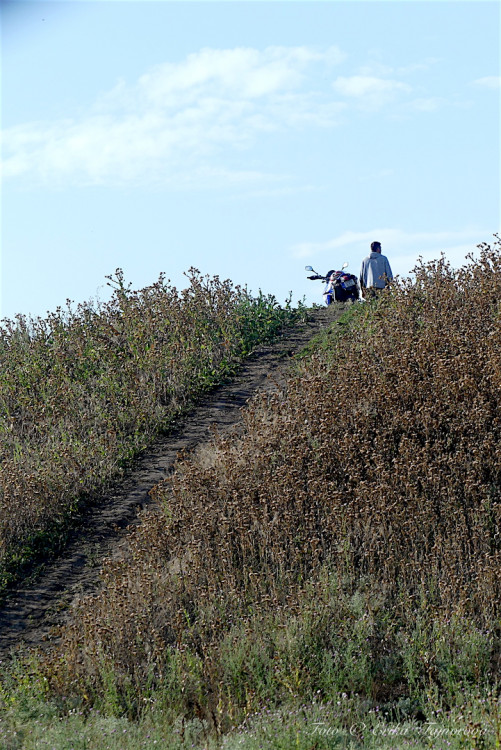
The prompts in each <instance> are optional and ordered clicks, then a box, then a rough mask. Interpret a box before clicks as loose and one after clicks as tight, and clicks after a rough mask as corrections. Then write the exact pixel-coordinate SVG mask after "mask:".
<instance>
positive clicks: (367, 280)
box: [360, 253, 393, 289]
mask: <svg viewBox="0 0 501 750" xmlns="http://www.w3.org/2000/svg"><path fill="white" fill-rule="evenodd" d="M385 276H386V277H387V278H388V281H391V279H392V278H393V274H392V272H391V268H390V264H389V261H388V258H387V257H386V255H381V253H371V254H370V255H368V256H367V258H364V259H363V261H362V265H361V267H360V286H361V287H362V289H370V288H371V287H372V288H376V289H384V287H385V286H386V279H385V278H384V277H385Z"/></svg>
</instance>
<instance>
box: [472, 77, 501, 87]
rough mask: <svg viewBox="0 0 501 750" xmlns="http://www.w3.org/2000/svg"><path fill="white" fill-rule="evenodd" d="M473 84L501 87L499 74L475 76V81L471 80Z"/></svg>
mask: <svg viewBox="0 0 501 750" xmlns="http://www.w3.org/2000/svg"><path fill="white" fill-rule="evenodd" d="M473 85H474V86H479V87H480V88H484V89H499V88H501V76H485V77H484V78H477V80H476V81H473Z"/></svg>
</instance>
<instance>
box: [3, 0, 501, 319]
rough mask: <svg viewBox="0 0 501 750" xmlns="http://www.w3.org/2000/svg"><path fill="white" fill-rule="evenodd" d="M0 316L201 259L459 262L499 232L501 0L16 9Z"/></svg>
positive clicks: (298, 287) (259, 274)
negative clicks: (378, 249)
mask: <svg viewBox="0 0 501 750" xmlns="http://www.w3.org/2000/svg"><path fill="white" fill-rule="evenodd" d="M1 14H2V15H1V21H2V81H1V83H2V162H3V164H2V256H1V271H2V287H1V308H0V316H1V317H8V318H13V317H14V316H15V315H16V314H18V313H21V314H26V315H33V316H37V315H41V316H42V317H45V315H46V313H47V312H48V311H54V310H55V309H56V307H57V306H59V305H62V306H64V305H65V302H66V300H67V299H70V300H73V301H74V302H75V303H78V302H83V301H86V300H89V299H91V298H92V299H96V298H98V299H102V300H105V299H106V298H107V297H108V296H109V293H110V290H109V288H108V287H107V286H106V278H105V277H106V275H108V274H112V273H113V272H114V270H115V269H116V268H122V269H123V270H124V273H125V277H126V279H127V280H128V281H130V282H131V283H132V286H133V287H134V288H141V287H143V286H146V285H148V284H150V283H153V282H154V281H156V279H157V278H158V275H159V273H160V272H165V273H166V275H167V278H169V279H170V280H171V281H172V283H173V284H175V285H176V286H178V287H184V286H185V285H186V278H185V276H184V275H183V272H185V271H187V270H188V269H189V268H190V266H194V267H196V268H198V269H199V270H200V271H202V272H203V273H207V274H210V275H213V274H218V275H219V276H221V277H222V278H230V279H232V281H233V282H234V283H235V284H240V285H247V286H248V287H249V288H250V289H251V290H252V291H253V292H257V291H258V289H261V290H262V291H263V292H265V293H271V294H274V295H275V296H276V297H277V299H278V300H279V302H283V301H284V300H285V298H286V297H287V295H288V293H289V292H292V295H293V301H294V302H295V301H297V300H298V299H301V298H302V297H303V296H306V301H307V302H313V301H320V292H321V289H320V287H319V286H317V285H316V284H314V283H312V282H310V281H307V280H306V274H305V271H304V266H305V265H306V264H311V265H312V266H314V268H315V269H317V270H318V271H321V272H326V271H327V270H328V269H330V268H334V267H340V266H341V264H342V263H343V262H344V261H347V262H348V263H349V270H351V271H352V272H354V273H358V270H359V268H360V262H361V260H362V258H363V257H364V256H365V255H366V254H367V251H368V249H369V245H370V242H371V241H372V240H374V239H376V240H380V241H381V242H382V243H383V252H384V253H385V254H386V255H387V256H388V258H389V260H390V262H391V264H392V268H393V271H394V272H395V273H398V274H401V275H407V274H408V273H409V272H410V270H411V269H412V268H413V266H414V265H415V263H416V260H417V258H418V256H422V257H424V258H425V259H430V258H433V257H438V256H439V255H440V253H441V252H442V251H443V252H445V254H446V256H447V257H448V258H449V260H450V261H451V262H452V263H453V265H456V266H458V265H462V263H463V262H464V257H465V255H466V254H467V253H469V252H472V251H475V248H476V246H477V244H479V243H481V242H490V241H492V238H493V237H492V235H493V234H494V232H498V231H499V229H500V152H499V127H500V44H499V37H500V4H499V3H498V2H491V1H488V2H482V1H478V0H475V1H474V2H461V1H457V2H454V1H447V0H442V1H438V2H427V1H426V0H416V1H414V2H413V1H409V2H407V1H406V0H396V1H391V0H386V1H385V2H377V1H374V2H372V1H369V0H365V1H364V0H360V1H356V0H350V1H349V2H338V1H337V0H325V1H324V2H321V1H320V0H318V1H313V2H294V1H292V0H283V1H280V0H276V1H275V2H267V1H266V0H263V1H259V0H254V1H252V2H236V1H234V0H227V1H226V2H212V1H211V0H206V1H205V2H189V1H186V2H182V1H181V0H179V1H178V2H169V1H166V2H164V1H163V0H157V1H156V2H155V1H154V0H152V1H142V2H134V1H132V2H127V1H126V0H119V1H116V2H114V1H113V0H109V1H108V2H105V1H100V0H94V1H92V0H91V1H89V2H86V1H85V0H81V1H80V2H78V1H76V2H75V1H72V0H68V1H67V2H63V0H60V1H59V2H43V1H40V2H25V1H23V0H14V2H9V1H8V0H7V2H5V0H4V2H2V4H1Z"/></svg>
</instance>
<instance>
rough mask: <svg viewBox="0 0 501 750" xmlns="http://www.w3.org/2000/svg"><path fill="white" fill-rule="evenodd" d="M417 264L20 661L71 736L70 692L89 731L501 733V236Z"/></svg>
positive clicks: (385, 741)
mask: <svg viewBox="0 0 501 750" xmlns="http://www.w3.org/2000/svg"><path fill="white" fill-rule="evenodd" d="M415 271H416V275H415V280H414V281H413V282H412V283H411V282H409V281H398V280H397V281H396V282H395V283H394V285H393V286H392V288H391V289H389V290H387V292H386V293H385V294H383V295H382V296H381V297H380V298H379V299H378V300H377V301H376V302H374V303H370V304H366V305H356V306H353V307H352V308H351V310H350V313H349V314H348V315H347V316H345V317H344V319H342V320H341V323H338V324H336V325H335V326H333V327H332V328H331V329H330V330H329V331H328V332H327V334H326V335H325V336H324V337H322V338H318V339H317V340H316V341H314V342H312V343H311V345H310V346H309V347H308V349H307V350H306V351H305V352H304V353H303V356H302V357H301V358H299V359H298V360H297V364H296V367H295V370H294V372H293V373H292V374H291V378H290V379H289V382H288V384H287V386H286V387H285V388H283V389H281V390H277V391H276V392H274V393H272V394H269V395H263V396H260V397H258V398H256V399H254V400H253V401H252V402H251V404H250V406H249V408H248V409H247V410H246V411H245V413H244V430H243V433H242V434H240V435H239V436H233V437H226V438H215V439H214V441H213V443H212V444H211V445H210V446H209V447H206V448H205V449H203V450H199V451H198V452H197V453H195V454H194V455H189V456H186V457H185V458H184V459H183V460H181V461H180V462H179V465H178V467H177V471H176V473H175V474H174V475H173V476H172V477H171V478H170V479H169V480H166V481H164V482H162V483H161V484H159V485H157V487H156V488H155V490H154V492H155V497H156V498H157V500H158V510H157V511H156V512H155V513H154V514H149V515H147V516H145V517H144V521H143V523H142V525H141V526H139V527H138V528H137V529H136V530H135V531H134V532H133V533H132V534H131V536H130V539H129V544H128V547H127V550H125V551H124V553H123V556H122V558H121V559H114V560H109V561H107V563H106V565H105V567H104V569H103V589H102V591H101V592H100V593H99V594H98V595H96V596H93V597H91V598H87V599H85V600H83V601H82V602H81V605H80V607H79V608H78V609H77V611H76V613H75V617H74V619H73V622H72V623H71V624H70V625H69V626H67V627H65V628H64V630H63V632H62V640H61V642H60V645H59V646H58V647H57V648H56V649H54V650H53V651H52V652H51V653H50V654H49V655H45V656H42V655H40V656H39V657H38V660H35V661H33V662H32V663H31V664H30V665H29V668H28V667H27V666H26V665H25V666H23V667H19V669H18V671H17V672H15V673H13V674H12V675H11V678H10V680H11V682H10V683H9V682H7V683H6V687H5V688H4V696H7V695H9V690H11V691H12V693H11V694H16V695H19V691H20V690H21V687H20V686H21V685H22V682H23V675H25V674H26V670H27V669H29V672H30V674H31V675H32V678H34V677H36V679H37V682H36V685H37V690H38V694H37V700H39V701H40V703H39V704H38V705H39V706H41V705H44V706H45V707H46V708H45V709H44V710H45V711H46V712H47V715H49V713H50V712H52V713H50V718H49V719H47V720H46V723H45V725H44V726H48V725H50V726H51V727H52V729H51V732H52V734H50V737H51V738H52V742H53V746H58V747H63V745H62V744H61V745H56V739H55V738H56V729H54V727H55V725H56V720H55V718H54V717H55V716H58V717H59V720H60V716H61V713H60V712H63V714H65V713H66V714H67V712H68V710H70V717H69V718H68V719H67V721H68V722H70V724H68V726H72V727H73V729H72V731H73V735H72V745H71V746H72V747H73V746H74V747H86V748H89V747H96V748H97V747H103V748H104V747H109V748H115V747H119V746H121V747H130V748H132V747H144V748H153V747H156V746H159V745H157V744H156V743H157V742H159V743H161V742H162V741H163V743H164V746H165V747H169V748H171V747H172V748H188V747H194V746H197V747H207V748H208V747H216V746H217V747H228V748H229V747H232V748H233V747H235V748H236V747H245V748H249V749H251V748H252V750H254V749H256V748H258V747H264V748H284V750H285V748H290V747H293V746H294V747H298V748H303V750H306V749H307V748H308V750H313V749H314V748H327V747H329V748H334V747H346V748H348V747H350V748H362V747H364V748H365V747H371V748H386V747H388V748H390V747H391V748H400V747H402V748H403V747H405V748H407V747H413V748H417V747H419V748H421V747H422V748H424V747H440V748H442V747H443V748H446V747H453V748H461V747H469V748H488V747H499V746H500V743H501V704H500V699H499V692H498V691H499V683H498V677H499V673H500V667H501V650H500V634H501V621H500V601H501V577H500V570H501V566H500V563H501V535H500V494H501V493H500V490H501V483H500V478H501V477H500V471H501V442H500V436H501V435H500V432H501V317H500V316H501V243H500V242H499V241H496V243H495V244H494V245H493V246H492V247H491V246H487V245H483V246H480V258H479V260H476V261H474V260H473V259H472V260H470V261H469V263H468V264H467V265H466V266H465V267H464V268H462V269H460V270H458V271H456V270H453V269H452V268H451V267H450V265H449V264H448V263H447V262H446V261H445V260H444V259H441V260H439V261H437V262H434V263H431V264H420V265H419V266H418V267H417V268H416V269H415ZM23 670H25V671H23ZM16 691H17V693H16ZM5 700H6V698H5ZM16 700H19V699H18V698H17V699H16ZM42 701H46V702H45V703H42ZM47 701H49V702H47ZM48 705H50V706H52V708H51V709H50V712H49V709H47V706H48ZM56 707H57V708H56ZM40 710H41V709H40ZM112 717H115V719H114V721H115V722H116V723H115V724H112V723H110V722H112ZM12 721H13V722H14V720H12ZM17 722H18V724H17V725H16V726H17V728H18V730H19V731H21V730H22V727H23V726H25V725H23V724H22V722H21V720H19V718H18V719H17ZM120 722H122V723H120ZM14 723H15V722H14ZM42 724H43V722H42ZM13 725H14V724H13ZM237 726H240V728H239V730H238V731H236V730H235V729H234V728H235V727H237ZM112 727H113V729H112ZM433 727H434V728H435V730H436V731H435V733H433V731H432V729H433ZM20 728H21V729H20ZM57 731H59V732H61V724H59V725H58V730H57ZM118 731H119V732H120V739H117V737H116V732H118ZM122 732H123V733H122ZM438 732H440V734H438ZM127 733H129V734H127ZM126 735H127V738H128V739H127V740H126V739H124V737H125V736H126ZM129 735H130V737H129ZM23 736H24V740H25V741H26V742H27V745H26V746H27V747H36V746H37V745H35V744H33V745H30V744H29V738H28V733H27V732H26V731H24V735H23ZM37 736H42V735H40V734H39V735H37ZM48 736H49V735H48ZM78 738H80V740H81V742H82V744H80V745H78V744H77V740H78ZM84 741H85V743H86V744H84ZM119 741H120V742H121V743H122V744H121V745H119V744H117V743H118V742H119ZM99 742H100V743H101V744H98V743H99ZM496 743H497V744H496Z"/></svg>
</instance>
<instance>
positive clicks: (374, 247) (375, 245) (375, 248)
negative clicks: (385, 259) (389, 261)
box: [371, 242, 381, 253]
mask: <svg viewBox="0 0 501 750" xmlns="http://www.w3.org/2000/svg"><path fill="white" fill-rule="evenodd" d="M380 252H381V243H380V242H371V253H380Z"/></svg>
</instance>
